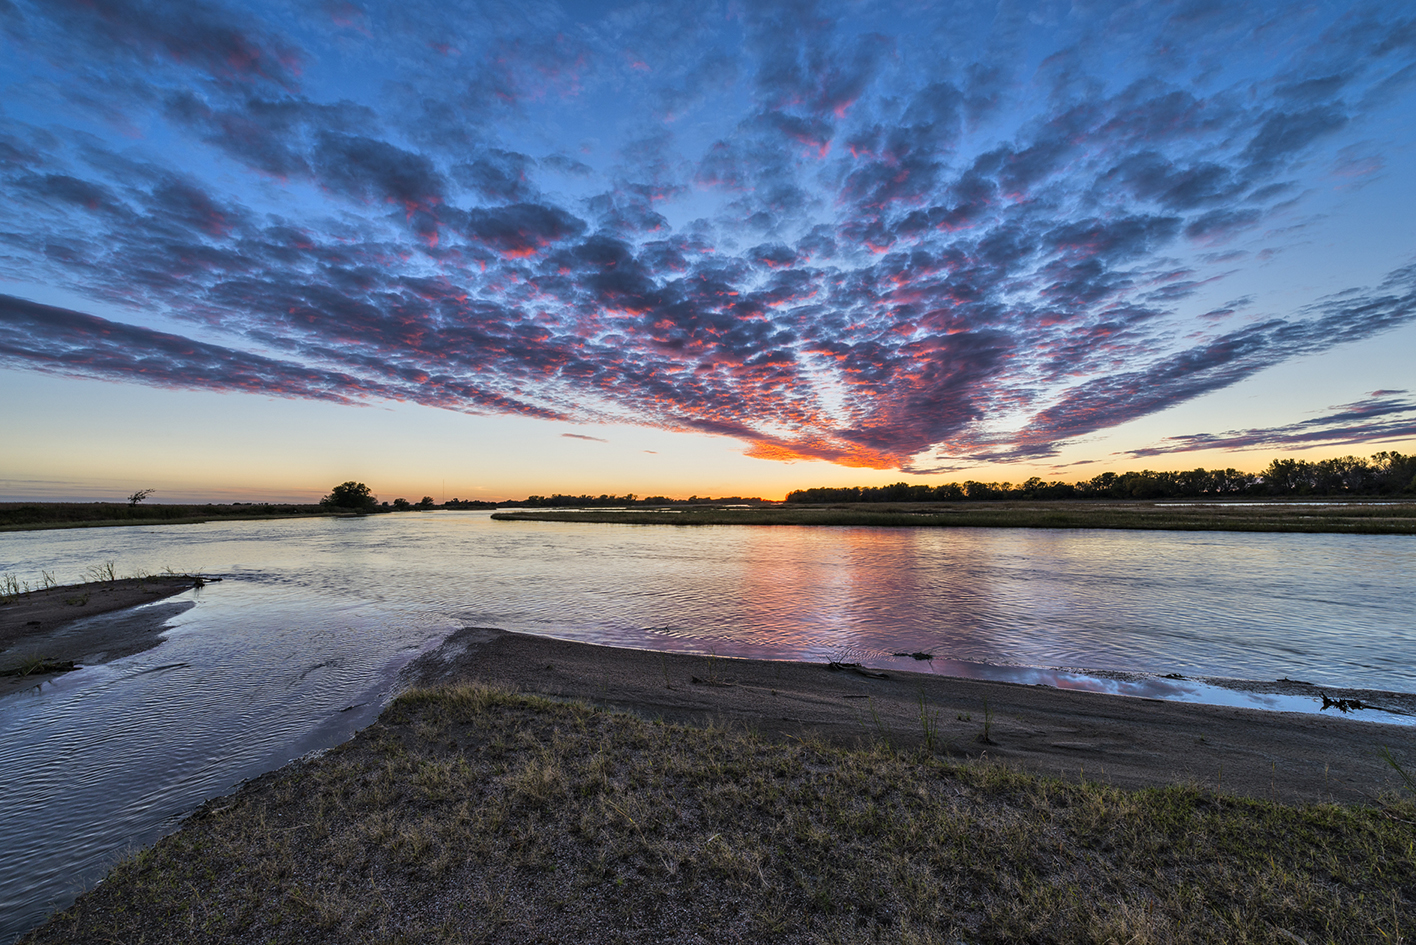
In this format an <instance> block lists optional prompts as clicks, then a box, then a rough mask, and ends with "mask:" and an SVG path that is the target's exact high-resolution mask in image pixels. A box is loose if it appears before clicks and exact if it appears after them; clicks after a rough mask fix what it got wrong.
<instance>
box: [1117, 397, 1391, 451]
mask: <svg viewBox="0 0 1416 945" xmlns="http://www.w3.org/2000/svg"><path fill="white" fill-rule="evenodd" d="M1408 393H1409V392H1408V391H1404V390H1380V391H1373V392H1372V394H1371V395H1370V396H1368V397H1367V398H1364V399H1363V400H1359V401H1355V402H1353V403H1350V404H1342V405H1340V406H1337V407H1333V408H1331V412H1330V413H1326V414H1323V415H1322V416H1318V417H1312V418H1309V419H1307V420H1301V421H1299V422H1297V423H1289V424H1284V425H1282V426H1276V427H1262V428H1251V429H1246V430H1229V431H1226V432H1224V433H1190V434H1182V435H1178V436H1171V437H1166V438H1165V440H1163V441H1162V442H1161V443H1160V444H1158V445H1156V446H1149V447H1144V448H1142V449H1136V450H1128V451H1127V455H1130V456H1136V457H1147V456H1160V455H1164V454H1167V453H1187V452H1193V451H1194V450H1209V449H1223V450H1234V451H1237V450H1254V449H1282V450H1305V449H1314V448H1317V447H1332V446H1369V445H1371V444H1374V443H1381V442H1390V441H1393V440H1409V439H1411V438H1413V437H1416V399H1412V398H1411V397H1410V396H1403V395H1407V394H1408Z"/></svg>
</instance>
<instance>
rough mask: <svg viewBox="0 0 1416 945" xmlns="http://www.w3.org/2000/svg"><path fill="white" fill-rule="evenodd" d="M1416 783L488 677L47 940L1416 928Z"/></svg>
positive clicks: (1271, 938)
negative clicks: (1049, 756)
mask: <svg viewBox="0 0 1416 945" xmlns="http://www.w3.org/2000/svg"><path fill="white" fill-rule="evenodd" d="M1413 929H1416V803H1413V801H1412V800H1411V799H1406V800H1397V799H1390V800H1389V802H1388V803H1387V804H1386V805H1385V806H1382V807H1370V808H1355V807H1342V806H1336V805H1314V806H1304V807H1291V806H1284V805H1279V804H1273V803H1267V802H1262V801H1254V800H1247V799H1238V798H1233V797H1227V796H1218V795H1215V794H1213V793H1210V792H1207V791H1203V790H1199V789H1195V788H1180V787H1177V788H1166V789H1155V790H1143V791H1136V792H1127V791H1122V790H1119V789H1115V788H1111V787H1108V786H1102V785H1096V784H1082V785H1075V784H1065V783H1062V782H1059V781H1054V780H1048V779H1041V778H1036V777H1030V776H1025V775H1021V774H1018V773H1016V772H1014V771H1011V770H1009V769H1007V768H1005V767H1002V766H1000V765H996V764H991V763H969V764H965V765H959V764H956V763H952V762H949V761H946V760H944V759H941V758H939V757H937V756H935V755H932V754H929V753H927V752H918V751H913V752H900V751H894V750H891V749H889V748H887V747H886V746H884V745H874V746H867V747H863V748H858V749H850V750H847V749H840V748H833V747H827V746H825V745H822V744H812V743H806V742H800V741H797V742H791V743H786V744H783V743H782V742H780V741H772V740H769V739H765V738H760V737H757V736H755V735H754V734H752V733H749V732H740V731H727V730H723V729H712V728H709V729H704V728H688V727H680V726H672V725H663V724H657V723H654V722H649V721H645V720H642V719H640V718H638V717H634V716H628V715H622V714H616V713H611V712H608V711H603V710H597V709H591V708H589V707H587V706H584V705H580V704H567V703H560V702H551V701H548V700H545V699H541V698H537V697H530V696H523V695H517V694H512V693H509V692H505V691H501V690H497V689H492V688H488V687H484V686H463V687H458V688H448V689H439V690H431V691H427V690H425V691H418V692H413V693H409V694H406V695H404V696H403V697H402V698H400V699H398V700H397V701H396V702H395V703H394V704H393V705H392V706H390V707H389V709H388V710H387V711H386V712H385V713H384V715H383V717H382V718H381V720H380V721H379V723H377V724H376V725H374V726H372V727H371V728H369V729H367V730H365V731H364V732H363V733H361V734H360V735H359V736H358V737H357V738H356V739H355V740H353V741H352V742H350V743H348V744H346V745H344V746H341V747H340V748H338V749H335V750H333V751H331V752H329V753H327V754H325V755H323V756H321V757H319V758H317V759H314V760H311V761H309V762H306V763H303V764H301V765H297V766H294V767H291V768H288V769H285V770H282V771H280V772H276V773H274V774H272V775H268V776H266V777H264V778H262V779H261V780H260V781H258V782H256V783H255V784H253V785H250V786H248V787H247V788H245V789H244V790H242V791H240V792H238V793H237V794H236V795H234V796H233V797H231V798H226V799H221V800H218V801H214V802H212V803H211V804H209V805H208V806H207V807H205V808H204V809H203V810H201V811H199V812H198V813H197V815H196V816H194V817H193V818H192V819H191V820H190V821H189V822H188V823H187V825H186V826H185V827H184V828H183V829H182V830H181V831H180V832H179V833H177V834H175V835H173V836H171V837H168V838H166V839H165V840H163V841H161V842H159V843H158V844H157V845H156V846H155V847H154V848H152V849H150V850H146V851H143V852H142V853H139V854H137V855H136V856H134V857H132V858H131V859H129V860H127V861H125V862H123V863H122V864H120V865H119V866H118V867H117V868H116V869H115V870H114V872H113V873H112V874H111V875H110V877H109V878H108V879H107V880H106V881H105V882H104V883H103V884H102V885H100V886H99V887H98V888H97V889H96V890H95V891H93V892H91V893H89V894H87V895H86V896H84V897H82V898H81V899H80V900H79V902H78V903H77V904H76V905H75V906H74V907H73V908H72V909H70V910H69V911H67V912H65V913H63V914H61V915H59V916H57V917H55V918H54V919H53V920H51V922H50V923H49V924H48V925H46V926H45V927H43V928H42V929H40V930H38V931H37V932H36V933H34V934H33V935H32V936H31V937H29V938H27V939H25V941H26V942H29V943H41V942H45V943H47V942H78V941H82V942H105V941H113V942H134V943H135V942H149V943H157V942H230V943H237V942H242V943H244V942H253V943H254V942H309V941H321V942H367V941H380V942H517V943H520V942H528V943H529V942H597V943H600V942H603V943H611V942H636V943H637V942H645V943H648V942H653V943H666V942H713V943H718V942H840V943H848V942H908V943H920V945H923V943H941V945H942V943H950V945H953V943H958V942H968V943H982V942H1019V941H1027V942H1095V943H1116V945H1122V943H1127V945H1142V943H1169V942H1215V943H1243V942H1276V943H1283V945H1291V943H1293V942H1295V941H1304V942H1309V943H1313V945H1317V943H1324V942H1363V943H1366V942H1390V943H1397V942H1410V941H1412V940H1413V939H1412V936H1413Z"/></svg>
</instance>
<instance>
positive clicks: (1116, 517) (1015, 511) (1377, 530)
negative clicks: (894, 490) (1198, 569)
mask: <svg viewBox="0 0 1416 945" xmlns="http://www.w3.org/2000/svg"><path fill="white" fill-rule="evenodd" d="M492 518H494V519H497V520H500V521H536V522H599V523H605V524H617V525H680V526H686V525H870V526H884V527H896V526H913V527H920V526H934V527H952V528H970V527H972V528H1137V529H1165V530H1174V531H1255V532H1338V533H1342V532H1349V533H1357V534H1375V535H1411V534H1416V502H1400V503H1398V502H1386V503H1376V502H1373V503H1362V502H1344V503H1335V504H1332V505H1316V504H1297V503H1292V504H1289V503H1281V502H1277V503H1264V504H1249V503H1234V502H1231V503H1223V502H1208V503H1191V504H1180V503H1169V502H1165V503H1159V502H1143V501H1124V502H1106V503H1098V502H1093V501H1073V502H962V503H956V504H952V505H945V506H941V505H917V504H909V503H901V504H897V505H881V504H870V505H828V506H801V505H792V506H783V507H777V508H753V509H712V508H710V509H685V510H683V511H652V510H643V511H641V510H629V509H622V510H610V509H584V510H568V509H561V510H555V511H551V510H538V511H516V512H497V513H495V514H493V515H492Z"/></svg>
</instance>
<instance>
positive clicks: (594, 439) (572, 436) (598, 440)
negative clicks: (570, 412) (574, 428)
mask: <svg viewBox="0 0 1416 945" xmlns="http://www.w3.org/2000/svg"><path fill="white" fill-rule="evenodd" d="M561 436H563V437H565V438H567V439H570V440H589V441H591V442H592V443H608V442H610V441H609V440H604V439H601V438H600V437H598V436H586V435H585V434H583V433H562V434H561Z"/></svg>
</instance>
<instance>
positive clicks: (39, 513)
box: [0, 502, 348, 532]
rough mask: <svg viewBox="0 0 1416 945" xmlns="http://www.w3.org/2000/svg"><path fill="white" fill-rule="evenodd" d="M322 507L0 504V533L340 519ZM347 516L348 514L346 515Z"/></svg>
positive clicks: (117, 503)
mask: <svg viewBox="0 0 1416 945" xmlns="http://www.w3.org/2000/svg"><path fill="white" fill-rule="evenodd" d="M337 514H341V513H337V512H331V511H330V510H328V509H325V508H322V507H321V506H319V505H277V504H256V503H239V502H238V503H235V504H232V505H215V504H213V503H210V502H208V503H206V504H203V505H174V504H164V503H156V502H155V503H152V504H151V505H128V504H126V503H122V502H0V532H17V531H37V530H41V529H49V528H108V527H112V526H117V525H200V524H202V523H203V522H212V521H219V522H253V521H265V520H269V519H284V518H310V517H313V516H322V515H337ZM343 514H348V513H343Z"/></svg>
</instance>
